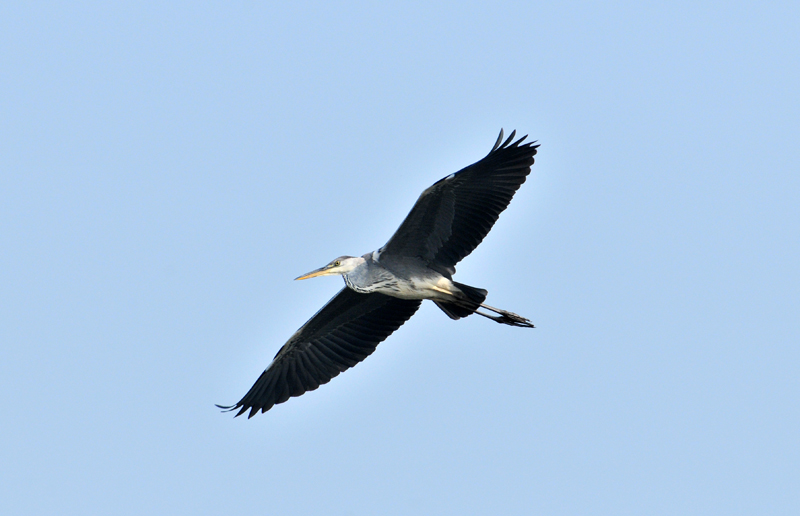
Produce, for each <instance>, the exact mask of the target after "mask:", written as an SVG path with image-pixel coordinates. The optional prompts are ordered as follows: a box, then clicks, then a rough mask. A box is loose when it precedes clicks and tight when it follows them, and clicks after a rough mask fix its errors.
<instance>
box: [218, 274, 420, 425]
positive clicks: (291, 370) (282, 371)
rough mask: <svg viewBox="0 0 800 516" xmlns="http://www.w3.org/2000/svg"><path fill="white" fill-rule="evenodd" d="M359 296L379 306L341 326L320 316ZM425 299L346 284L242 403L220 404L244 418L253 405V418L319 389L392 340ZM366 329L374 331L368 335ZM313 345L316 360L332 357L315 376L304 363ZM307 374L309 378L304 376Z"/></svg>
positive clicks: (360, 300)
mask: <svg viewBox="0 0 800 516" xmlns="http://www.w3.org/2000/svg"><path fill="white" fill-rule="evenodd" d="M353 296H355V297H353ZM354 300H358V301H355V302H354V304H355V305H357V306H362V303H366V304H367V305H370V304H372V305H375V306H373V307H372V309H371V310H369V311H367V312H365V313H362V314H360V315H359V316H357V317H348V316H345V317H346V319H345V320H340V322H339V324H337V325H336V326H335V327H327V325H326V322H327V321H324V320H322V321H321V320H320V319H318V316H319V315H321V314H323V313H324V312H326V309H327V308H329V307H332V306H331V305H334V306H335V305H339V306H341V305H342V304H348V302H350V301H354ZM420 304H421V301H419V300H405V299H398V298H393V297H389V296H385V295H384V294H378V293H373V294H359V293H357V292H354V291H352V290H350V289H348V288H347V287H345V288H343V289H342V290H341V291H340V292H339V293H338V294H337V295H336V296H334V297H333V298H332V299H331V301H329V302H328V304H326V305H325V306H324V307H323V308H322V309H320V311H319V312H317V314H315V315H314V316H313V317H312V318H311V319H309V321H308V322H306V324H305V325H303V327H301V328H300V329H299V330H298V331H297V333H296V334H295V335H294V336H292V338H290V339H289V342H287V343H286V344H285V345H284V346H283V347H281V349H280V351H278V353H277V354H276V355H275V359H274V360H273V361H272V363H271V364H270V366H269V367H267V369H266V370H265V371H264V372H262V373H261V375H260V376H259V378H258V380H256V382H255V384H253V386H252V387H251V388H250V390H249V391H248V392H247V394H245V395H244V396H243V397H242V399H241V400H239V402H238V403H236V404H235V405H219V404H216V405H215V406H216V407H217V408H219V409H221V410H222V411H223V412H232V411H235V410H237V409H238V410H239V412H238V413H237V414H236V415H235V416H234V417H239V416H241V415H242V414H244V413H245V412H247V411H248V410H249V411H250V414H248V416H247V418H248V419H250V418H252V417H253V416H254V415H256V414H257V413H258V412H259V411H260V412H262V413H264V412H266V411H268V410H269V409H271V408H272V407H273V406H274V405H277V404H280V403H283V402H285V401H287V400H288V399H289V398H291V397H295V396H300V395H302V394H304V393H306V392H308V391H313V390H316V389H317V388H318V387H319V386H320V385H324V384H326V383H328V382H329V381H330V380H332V379H333V378H335V377H336V376H338V375H339V374H340V373H342V372H344V371H346V370H347V369H349V368H351V367H353V366H355V365H356V364H357V363H359V362H361V361H362V360H364V359H365V358H366V357H367V356H369V355H371V354H372V352H373V351H374V350H375V348H376V347H377V346H378V344H380V343H381V342H383V341H384V340H386V338H387V337H389V335H391V334H392V333H394V331H395V330H397V329H398V328H399V327H400V326H402V325H403V324H404V323H405V322H406V321H407V320H408V319H410V318H411V316H412V315H414V313H415V312H416V311H417V309H418V308H419V306H420ZM323 318H324V316H323ZM306 329H308V330H309V331H310V332H311V334H310V335H307V336H306V335H302V333H303V332H304V330H306ZM365 332H366V333H369V335H366V334H365ZM295 337H300V338H301V340H295ZM365 337H366V338H365ZM331 339H333V340H331ZM342 339H354V341H353V342H352V344H353V346H355V347H356V348H358V347H360V351H357V352H356V353H355V354H354V353H352V351H353V347H352V346H347V345H346V346H345V349H343V348H342V346H341V343H342ZM337 342H338V344H337ZM301 346H303V347H305V350H299V349H298V348H299V347H301ZM309 348H313V349H314V350H315V351H313V353H314V354H316V359H315V360H319V358H320V357H321V356H325V357H326V358H324V359H323V360H324V361H325V363H324V364H321V363H319V362H317V366H318V369H317V372H318V373H319V371H320V369H319V368H321V369H324V370H325V372H324V373H323V374H322V375H319V374H317V375H314V374H313V373H311V372H310V371H308V370H306V369H305V367H304V365H303V363H302V362H303V360H305V358H307V357H308V355H306V356H305V358H304V357H303V356H302V355H303V353H304V352H305V351H309ZM321 348H324V349H321ZM288 355H295V356H294V357H292V356H288ZM273 366H275V367H276V370H275V371H274V372H273V373H272V374H270V370H271V369H272V368H273ZM309 374H310V375H311V376H313V380H312V384H311V385H305V384H306V382H304V381H303V380H308V376H309ZM304 376H305V378H303V377H304ZM265 399H266V401H265Z"/></svg>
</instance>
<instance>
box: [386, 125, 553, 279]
mask: <svg viewBox="0 0 800 516" xmlns="http://www.w3.org/2000/svg"><path fill="white" fill-rule="evenodd" d="M515 134H516V131H513V132H512V133H511V136H509V137H508V139H507V140H506V141H505V142H503V130H502V129H501V130H500V136H498V138H497V142H496V143H495V144H494V147H493V148H492V150H491V151H490V152H489V154H488V155H487V156H486V157H485V158H483V159H482V160H480V161H478V162H477V163H474V164H472V165H470V166H468V167H466V168H463V169H461V170H460V171H458V172H456V173H455V174H451V175H449V176H447V177H445V178H444V179H441V180H439V181H437V182H436V183H434V184H433V185H432V186H431V187H430V188H428V189H427V190H425V191H424V192H422V195H420V196H419V199H417V202H416V204H414V207H413V208H412V209H411V211H410V212H409V214H408V215H407V216H406V218H405V220H404V221H403V223H402V224H401V225H400V227H399V228H398V229H397V231H396V232H395V234H394V235H392V238H390V239H389V241H388V242H387V243H386V245H385V246H383V248H382V249H381V253H382V254H383V253H385V254H386V255H393V256H410V257H418V258H421V259H422V260H424V261H425V262H427V263H428V264H429V265H431V266H433V267H436V268H438V269H444V270H447V271H448V272H450V274H453V273H454V272H455V265H456V264H457V263H458V262H459V261H461V260H462V259H463V258H464V257H465V256H467V255H468V254H469V253H471V252H472V251H473V250H474V249H475V248H476V247H477V246H478V244H480V243H481V241H483V239H484V237H485V236H486V234H487V233H489V230H491V229H492V226H493V225H494V223H495V222H496V221H497V218H498V217H499V215H500V213H501V212H502V211H503V210H505V209H506V207H507V206H508V204H509V203H510V202H511V198H512V197H514V193H516V191H517V190H518V189H519V187H520V186H521V185H522V183H524V182H525V178H526V177H527V176H528V174H530V172H531V165H533V156H535V155H536V149H537V147H538V145H534V144H535V143H536V142H529V143H522V142H523V140H525V138H527V136H523V137H522V138H520V139H519V140H517V141H515V142H514V143H511V141H512V140H513V139H514V135H515ZM501 142H503V143H502V145H501Z"/></svg>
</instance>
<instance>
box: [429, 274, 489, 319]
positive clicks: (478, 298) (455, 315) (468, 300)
mask: <svg viewBox="0 0 800 516" xmlns="http://www.w3.org/2000/svg"><path fill="white" fill-rule="evenodd" d="M453 285H455V286H456V287H457V288H458V290H460V291H461V292H463V293H464V296H465V297H464V299H459V300H458V301H455V302H453V303H447V302H444V301H434V303H436V306H438V307H439V308H441V309H442V312H444V313H446V314H447V316H448V317H450V318H451V319H461V318H462V317H466V316H468V315H472V314H473V313H475V310H477V309H478V308H480V307H481V303H483V300H484V299H486V294H488V293H489V292H487V291H486V290H484V289H482V288H475V287H470V286H469V285H464V284H463V283H456V282H455V281H454V282H453Z"/></svg>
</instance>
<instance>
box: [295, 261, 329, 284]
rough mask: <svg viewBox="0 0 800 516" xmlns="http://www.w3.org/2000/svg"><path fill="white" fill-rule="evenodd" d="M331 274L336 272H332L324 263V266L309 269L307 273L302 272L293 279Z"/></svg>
mask: <svg viewBox="0 0 800 516" xmlns="http://www.w3.org/2000/svg"><path fill="white" fill-rule="evenodd" d="M331 274H336V273H335V272H332V271H331V270H330V269H329V268H328V266H327V265H326V266H325V267H320V268H319V269H317V270H315V271H311V272H309V273H308V274H303V275H302V276H300V277H298V278H295V281H297V280H301V279H309V278H316V277H317V276H330V275H331Z"/></svg>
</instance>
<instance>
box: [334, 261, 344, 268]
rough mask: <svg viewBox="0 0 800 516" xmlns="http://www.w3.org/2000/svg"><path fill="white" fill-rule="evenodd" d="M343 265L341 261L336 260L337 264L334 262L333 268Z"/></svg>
mask: <svg viewBox="0 0 800 516" xmlns="http://www.w3.org/2000/svg"><path fill="white" fill-rule="evenodd" d="M341 264H342V262H340V261H339V260H336V261H335V262H333V266H334V267H338V266H340V265H341Z"/></svg>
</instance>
